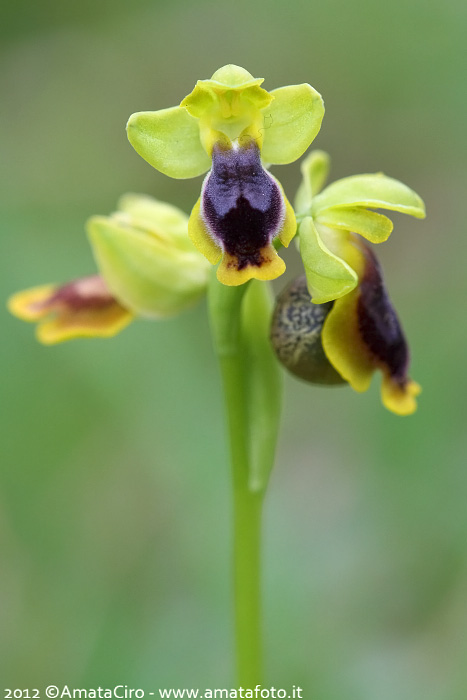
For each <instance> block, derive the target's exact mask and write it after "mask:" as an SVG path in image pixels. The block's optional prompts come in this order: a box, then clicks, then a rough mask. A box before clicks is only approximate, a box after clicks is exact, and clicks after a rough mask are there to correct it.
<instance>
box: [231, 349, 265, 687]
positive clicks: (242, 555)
mask: <svg viewBox="0 0 467 700" xmlns="http://www.w3.org/2000/svg"><path fill="white" fill-rule="evenodd" d="M221 370H222V376H223V381H224V391H225V399H226V406H227V415H228V424H229V434H230V452H231V464H232V480H233V489H234V499H233V506H234V562H233V564H234V585H235V646H236V660H237V679H238V684H239V685H240V686H242V687H245V688H254V687H255V686H256V685H257V684H258V683H261V673H262V670H261V668H262V640H261V512H262V505H263V498H264V491H258V492H252V491H251V490H250V487H249V469H248V461H249V456H248V436H247V432H246V419H247V416H246V408H247V406H246V404H245V391H244V368H243V366H242V357H241V354H240V353H237V354H235V355H233V356H228V357H224V358H221Z"/></svg>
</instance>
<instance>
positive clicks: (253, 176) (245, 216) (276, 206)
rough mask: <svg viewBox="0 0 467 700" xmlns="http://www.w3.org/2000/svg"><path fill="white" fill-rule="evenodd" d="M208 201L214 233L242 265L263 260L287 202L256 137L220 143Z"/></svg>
mask: <svg viewBox="0 0 467 700" xmlns="http://www.w3.org/2000/svg"><path fill="white" fill-rule="evenodd" d="M202 207H203V213H204V215H205V219H206V223H207V225H208V227H209V229H210V231H211V233H212V234H213V236H214V238H215V240H216V241H218V242H219V243H220V244H221V246H222V248H223V250H224V251H225V252H226V253H228V254H229V255H231V256H232V257H234V258H236V260H237V269H238V270H241V269H243V268H245V267H246V266H247V265H256V266H258V267H259V266H261V264H262V262H263V260H262V257H261V249H262V248H265V247H267V245H268V244H269V243H270V242H271V241H272V239H273V238H274V237H275V236H276V234H277V232H278V230H279V228H280V225H281V223H282V218H283V213H284V205H283V201H282V194H281V191H280V189H279V187H278V185H277V183H276V182H275V181H274V179H273V178H272V177H271V176H270V175H269V173H267V171H266V170H265V169H264V168H263V166H262V165H261V158H260V151H259V148H258V146H257V145H256V144H255V142H254V141H251V142H249V143H248V144H247V146H242V147H240V148H238V149H233V148H229V149H227V148H225V147H222V146H219V145H217V146H215V147H214V149H213V154H212V171H211V173H210V174H209V175H208V177H207V179H206V183H205V185H204V188H203V194H202Z"/></svg>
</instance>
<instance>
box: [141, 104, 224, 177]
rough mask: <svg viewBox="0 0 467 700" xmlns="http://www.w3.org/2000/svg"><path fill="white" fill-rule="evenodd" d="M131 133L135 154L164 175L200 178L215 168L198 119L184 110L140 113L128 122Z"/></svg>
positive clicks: (175, 108) (180, 108) (173, 109)
mask: <svg viewBox="0 0 467 700" xmlns="http://www.w3.org/2000/svg"><path fill="white" fill-rule="evenodd" d="M127 133H128V140H129V141H130V143H131V145H132V146H133V148H134V149H135V151H136V152H137V153H139V155H140V156H142V158H144V159H145V160H146V161H147V162H148V163H149V164H150V165H152V166H153V168H156V170H160V172H161V173H164V175H168V176H169V177H174V178H178V179H184V178H189V177H196V176H197V175H202V174H203V173H205V172H206V171H207V170H209V168H210V167H211V159H210V157H209V156H208V154H207V153H206V151H205V150H204V148H203V146H202V144H201V140H200V132H199V124H198V120H197V119H195V118H194V117H192V116H191V115H190V114H188V112H187V111H186V109H184V108H183V107H170V108H169V109H161V110H159V111H158V112H136V113H135V114H132V115H131V117H130V118H129V120H128V124H127Z"/></svg>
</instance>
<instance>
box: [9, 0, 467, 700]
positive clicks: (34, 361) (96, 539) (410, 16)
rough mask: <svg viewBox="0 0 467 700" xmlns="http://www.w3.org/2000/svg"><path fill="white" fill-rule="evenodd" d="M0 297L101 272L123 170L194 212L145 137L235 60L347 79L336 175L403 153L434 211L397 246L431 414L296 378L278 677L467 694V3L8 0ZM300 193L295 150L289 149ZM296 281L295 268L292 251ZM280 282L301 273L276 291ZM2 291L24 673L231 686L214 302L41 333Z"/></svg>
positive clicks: (416, 697)
mask: <svg viewBox="0 0 467 700" xmlns="http://www.w3.org/2000/svg"><path fill="white" fill-rule="evenodd" d="M0 6H1V10H2V15H3V19H2V22H1V24H0V35H1V39H2V46H1V54H0V66H1V68H0V70H1V78H0V80H1V82H0V94H1V121H0V126H1V128H0V139H1V154H2V155H1V162H0V169H1V175H2V177H1V182H2V185H1V189H0V198H1V218H0V222H1V224H0V225H1V229H2V237H1V245H2V253H1V257H0V265H1V267H2V270H1V274H0V289H1V294H0V297H1V298H2V299H6V298H7V296H8V295H9V294H11V293H12V292H13V291H16V290H18V289H22V288H25V287H28V286H34V285H37V284H42V283H46V282H49V281H57V282H64V281H67V280H69V279H72V278H74V277H78V276H81V275H84V274H89V273H92V272H93V271H94V264H93V260H92V256H91V252H90V249H89V247H88V244H87V241H86V238H85V233H84V222H85V220H86V219H87V217H89V216H90V215H92V214H95V213H101V214H106V213H109V212H111V211H112V210H113V209H114V207H115V203H116V201H117V198H118V197H119V195H120V194H121V193H123V192H125V191H136V192H147V193H150V194H154V195H156V196H157V197H159V198H161V199H168V200H170V201H172V202H174V203H175V204H177V205H179V206H181V207H182V208H185V209H186V210H187V211H189V210H190V208H191V206H192V205H193V203H194V202H195V200H196V197H197V194H198V192H199V188H200V184H201V181H200V179H197V180H189V181H182V182H179V181H172V180H169V179H168V178H166V177H164V176H162V175H160V174H159V173H157V172H155V171H154V170H152V169H151V168H150V166H149V165H147V164H146V163H145V162H144V161H143V160H142V159H140V158H139V157H138V156H137V155H136V153H135V152H134V151H133V150H132V148H131V147H130V146H129V144H128V143H127V141H126V137H125V131H124V126H125V123H126V120H127V118H128V116H129V115H130V114H131V113H132V112H134V111H139V110H145V109H159V108H162V107H166V106H171V105H174V104H177V103H178V102H179V101H180V99H181V98H182V97H183V96H184V95H186V94H187V93H188V92H189V91H190V90H191V89H192V86H193V85H194V82H195V81H196V79H198V78H207V77H209V76H210V75H211V74H212V73H213V72H214V70H216V69H217V68H218V67H219V66H221V65H223V64H225V63H230V62H232V63H239V64H241V65H243V66H245V67H246V68H247V69H248V70H250V72H252V73H253V74H254V75H255V76H262V77H264V78H265V79H266V81H265V87H266V88H270V89H272V88H274V87H278V86H280V85H284V84H288V83H298V82H303V81H307V82H310V83H311V84H312V85H313V86H314V87H316V88H317V89H318V90H319V91H320V92H321V93H322V94H323V96H324V99H325V103H326V109H327V112H326V117H325V120H324V123H323V127H322V130H321V132H320V134H319V136H318V138H317V139H316V141H315V145H316V146H317V147H319V148H323V149H325V150H328V151H329V152H330V153H331V155H332V163H333V169H332V177H333V178H338V177H343V176H346V175H350V174H354V173H359V172H374V171H378V170H383V171H384V172H386V173H387V174H389V175H392V176H393V177H396V178H399V179H401V180H403V181H404V182H406V183H407V184H409V185H410V186H412V187H413V188H414V189H415V190H417V191H418V192H419V193H420V194H421V195H422V196H423V197H424V199H425V200H426V203H427V209H428V218H427V220H426V221H425V222H420V221H416V220H412V219H408V218H405V217H402V216H400V215H396V216H394V220H395V223H396V227H395V231H394V233H393V235H392V237H391V240H390V242H389V243H388V244H387V245H385V246H383V247H382V248H383V249H380V250H379V253H380V257H381V260H382V262H383V266H384V269H385V272H386V279H387V282H388V285H389V287H390V289H391V295H392V299H393V301H394V303H395V305H396V307H397V308H398V310H399V313H400V316H401V318H402V321H403V324H404V326H405V329H406V332H407V335H408V336H409V338H410V342H411V348H412V355H413V365H412V376H413V377H414V378H415V379H417V380H418V381H419V382H420V383H421V384H422V385H423V387H424V393H423V395H422V396H421V398H420V408H419V411H418V413H417V414H416V415H415V416H413V417H411V418H408V419H400V418H397V417H395V416H392V415H390V414H389V413H388V412H387V411H385V410H384V409H383V408H382V406H381V405H380V401H379V387H378V384H379V382H378V381H375V382H374V386H373V387H372V389H371V390H370V391H369V392H368V394H365V395H363V396H360V395H357V394H355V393H353V392H352V391H351V390H350V389H345V388H344V389H342V388H339V389H336V388H334V389H319V388H313V387H311V386H308V385H305V384H301V383H299V382H297V381H295V380H294V379H291V378H287V381H286V401H285V410H284V421H283V431H282V434H281V438H280V447H279V454H278V459H277V467H276V469H275V472H274V474H273V478H272V482H271V489H270V493H269V496H268V500H267V508H266V513H265V553H264V568H265V581H264V584H265V585H264V588H265V640H266V651H267V675H266V684H267V685H268V686H269V685H275V686H276V687H284V688H289V687H291V686H292V685H293V684H295V685H300V686H301V687H302V688H304V692H305V695H304V697H306V698H313V699H315V700H352V699H353V698H355V700H357V699H358V700H394V698H397V700H422V699H423V700H465V698H466V697H467V668H466V663H465V660H466V658H467V632H466V630H467V508H466V503H467V459H466V447H467V438H466V434H467V431H466V428H465V420H466V396H467V376H466V372H465V345H466V340H465V338H466V331H465V326H466V305H465V293H466V285H465V267H466V266H465V255H466V253H467V244H466V240H467V238H466V235H465V227H464V219H465V215H464V212H465V197H466V194H465V193H466V185H467V182H466V175H465V171H466V167H465V166H466V161H467V153H466V138H465V124H466V92H465V69H466V67H467V66H466V61H465V34H466V31H467V5H466V4H465V2H463V0H446V1H445V2H443V3H441V2H439V1H436V0H392V2H390V3H375V2H373V1H372V0H371V1H370V0H355V2H353V3H348V2H345V0H329V1H328V2H316V1H314V0H311V1H310V0H307V1H306V2H290V3H286V2H278V1H276V2H268V1H267V0H257V1H256V2H248V1H246V0H237V1H236V2H235V3H227V2H224V1H223V0H220V1H219V2H212V1H211V0H198V1H197V2H196V3H195V2H190V1H189V0H172V1H171V2H169V1H168V0H166V1H164V0H132V2H123V0H111V1H110V0H99V2H93V1H91V0H81V1H80V2H79V3H76V2H71V1H69V0H68V1H67V0H65V1H63V0H42V1H41V2H40V3H39V2H31V1H30V0H17V1H16V2H15V3H11V2H6V0H2V2H1V3H0ZM274 172H275V173H276V174H277V175H278V176H279V177H280V179H281V181H282V183H283V184H284V186H285V189H286V191H287V192H288V194H289V195H290V196H293V194H294V191H295V189H296V187H297V184H298V180H299V169H298V166H297V164H294V165H290V166H286V167H282V168H280V169H279V168H275V170H274ZM287 261H288V272H287V279H288V278H290V277H292V276H293V275H294V274H296V273H297V272H298V271H299V265H298V257H297V256H296V254H294V252H293V251H289V252H288V257H287ZM285 281H286V280H285V279H281V280H279V281H278V282H279V284H278V285H277V288H278V289H280V288H281V287H282V286H283V284H284V283H285ZM0 314H1V328H2V335H1V343H0V357H1V365H0V366H1V377H2V378H1V385H2V389H1V411H2V417H1V422H0V430H1V451H2V457H1V467H0V469H1V476H0V478H1V481H0V543H1V544H0V547H1V553H0V557H1V562H0V636H1V641H0V679H1V683H2V687H12V688H13V687H20V688H28V687H29V688H31V687H37V688H42V687H44V686H45V685H46V684H48V683H55V684H57V685H60V684H64V683H66V684H69V685H70V686H71V685H73V684H74V685H78V686H80V687H92V686H96V685H99V684H100V685H101V686H113V685H115V684H116V683H123V684H127V685H128V686H130V687H141V688H143V689H146V690H151V689H153V690H154V689H157V688H159V687H185V686H186V687H200V688H203V687H211V686H213V687H216V686H217V687H231V686H233V684H234V678H233V669H232V663H231V655H232V641H231V609H230V595H231V579H230V569H229V566H230V554H229V538H230V524H229V518H230V492H229V472H228V466H227V452H226V446H225V433H224V422H223V415H222V401H221V394H220V386H219V377H218V371H217V367H216V362H215V358H214V356H213V353H212V350H211V346H210V340H209V336H208V328H207V321H206V312H205V308H204V307H203V305H201V306H200V307H198V308H197V309H196V310H194V311H193V312H190V313H186V314H185V315H184V316H182V317H180V318H178V319H175V320H170V321H167V322H164V323H159V324H156V323H154V324H151V323H143V322H139V323H135V324H133V325H132V326H130V328H128V329H127V330H126V331H125V332H124V333H122V334H121V335H120V336H118V337H117V338H116V339H114V340H112V341H104V340H100V341H99V340H92V341H77V342H74V343H69V344H64V345H62V346H58V347H54V348H43V347H41V346H39V345H38V344H37V343H36V342H35V340H34V339H33V328H32V327H31V326H29V325H27V324H23V323H20V322H19V321H17V320H16V319H13V318H11V317H9V316H8V314H7V312H6V310H5V309H3V310H0Z"/></svg>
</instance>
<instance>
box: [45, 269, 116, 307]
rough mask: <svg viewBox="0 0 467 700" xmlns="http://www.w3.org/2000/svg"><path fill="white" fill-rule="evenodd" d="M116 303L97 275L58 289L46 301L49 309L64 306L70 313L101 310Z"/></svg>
mask: <svg viewBox="0 0 467 700" xmlns="http://www.w3.org/2000/svg"><path fill="white" fill-rule="evenodd" d="M116 303H118V302H117V301H116V299H115V298H114V297H113V296H112V294H111V293H110V291H109V288H108V287H107V285H106V283H105V282H104V280H103V279H102V277H100V276H99V275H93V276H91V277H83V278H81V279H78V280H74V281H73V282H69V283H68V284H65V285H63V286H62V287H59V288H58V289H57V290H56V291H55V292H54V294H53V295H52V296H51V297H50V299H48V300H47V302H46V305H47V307H49V308H50V309H53V308H57V307H60V306H64V307H66V308H67V309H69V310H70V311H74V312H78V311H87V310H89V309H102V308H105V307H107V306H111V305H112V304H116Z"/></svg>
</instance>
